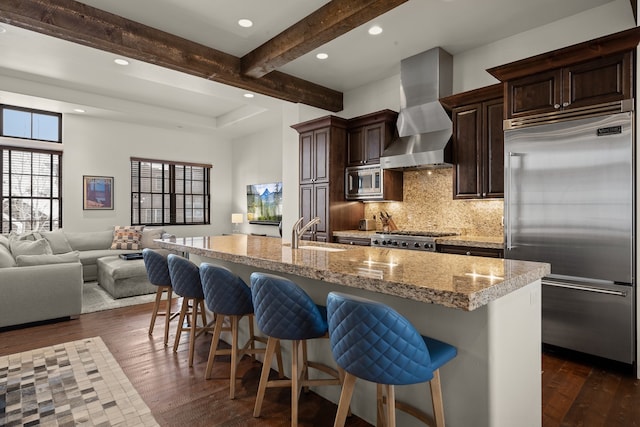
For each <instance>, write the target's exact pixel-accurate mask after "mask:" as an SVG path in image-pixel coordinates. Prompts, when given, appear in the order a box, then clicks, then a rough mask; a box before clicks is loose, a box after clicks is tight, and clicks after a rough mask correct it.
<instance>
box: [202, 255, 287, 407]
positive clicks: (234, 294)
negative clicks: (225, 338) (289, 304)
mask: <svg viewBox="0 0 640 427" xmlns="http://www.w3.org/2000/svg"><path fill="white" fill-rule="evenodd" d="M200 280H201V281H202V289H203V291H204V300H205V303H206V305H207V308H209V310H211V311H212V312H213V313H214V314H215V315H216V320H215V328H214V330H213V339H212V340H211V349H210V350H209V360H208V361H207V370H206V372H205V374H204V378H205V379H209V378H211V370H212V369H213V363H214V359H215V356H216V355H228V354H230V355H231V375H230V387H229V389H230V391H229V397H230V398H231V399H233V398H235V390H236V371H237V367H238V362H239V361H240V359H242V356H244V355H245V354H257V353H264V352H265V349H264V348H256V347H255V343H256V341H257V342H261V343H263V344H266V343H267V339H266V338H262V337H257V336H256V335H255V333H254V328H253V317H254V316H253V302H252V300H251V289H249V286H247V284H246V283H245V282H244V280H242V279H241V278H240V277H238V276H237V275H236V274H234V273H233V272H231V270H229V269H227V268H225V267H221V266H217V265H213V264H208V263H202V264H200ZM245 316H246V317H247V318H248V320H249V339H248V340H247V343H246V344H245V345H244V346H243V347H242V348H239V347H238V323H239V322H240V319H242V318H243V317H245ZM225 318H229V321H230V323H231V327H230V328H229V327H225V326H224V321H225ZM222 331H230V332H231V348H230V349H220V350H218V342H219V341H220V334H221V333H222ZM277 360H278V369H279V370H280V372H282V354H281V352H280V351H279V349H278V352H277Z"/></svg>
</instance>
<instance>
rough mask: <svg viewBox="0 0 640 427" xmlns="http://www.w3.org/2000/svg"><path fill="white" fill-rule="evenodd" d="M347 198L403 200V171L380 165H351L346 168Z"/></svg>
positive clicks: (345, 194) (345, 188)
mask: <svg viewBox="0 0 640 427" xmlns="http://www.w3.org/2000/svg"><path fill="white" fill-rule="evenodd" d="M344 196H345V198H346V199H347V200H402V172H398V171H391V170H384V169H382V167H381V166H380V165H366V166H349V167H347V168H346V169H345V180H344Z"/></svg>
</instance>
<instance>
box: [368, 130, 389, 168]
mask: <svg viewBox="0 0 640 427" xmlns="http://www.w3.org/2000/svg"><path fill="white" fill-rule="evenodd" d="M384 132H385V123H377V124H375V125H370V126H365V128H364V140H365V141H366V144H365V150H366V152H365V163H366V164H370V163H380V155H381V154H382V150H383V149H384V147H383V144H384V142H385V135H384Z"/></svg>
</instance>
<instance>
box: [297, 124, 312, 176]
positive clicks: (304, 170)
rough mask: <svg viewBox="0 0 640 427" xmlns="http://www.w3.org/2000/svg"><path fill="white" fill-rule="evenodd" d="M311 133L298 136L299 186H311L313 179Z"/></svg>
mask: <svg viewBox="0 0 640 427" xmlns="http://www.w3.org/2000/svg"><path fill="white" fill-rule="evenodd" d="M314 150H315V145H314V143H313V131H311V132H305V133H303V134H300V184H311V183H312V182H313V179H314V177H315V168H314V166H313V162H314V159H315V155H314Z"/></svg>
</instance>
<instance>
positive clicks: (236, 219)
mask: <svg viewBox="0 0 640 427" xmlns="http://www.w3.org/2000/svg"><path fill="white" fill-rule="evenodd" d="M242 221H243V220H242V214H241V213H234V214H231V223H232V224H242Z"/></svg>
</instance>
